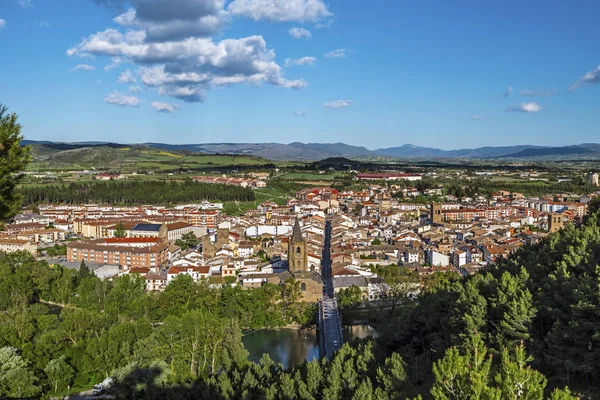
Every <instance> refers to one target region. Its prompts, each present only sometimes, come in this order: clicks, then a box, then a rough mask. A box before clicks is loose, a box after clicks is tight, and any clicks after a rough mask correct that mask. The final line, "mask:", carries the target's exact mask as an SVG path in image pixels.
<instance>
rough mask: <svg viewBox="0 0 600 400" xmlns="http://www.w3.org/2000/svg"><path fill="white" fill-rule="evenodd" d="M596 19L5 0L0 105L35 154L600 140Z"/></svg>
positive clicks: (470, 8) (456, 5)
mask: <svg viewBox="0 0 600 400" xmlns="http://www.w3.org/2000/svg"><path fill="white" fill-rule="evenodd" d="M101 3H110V4H101ZM598 15H600V2H598V1H587V0H578V1H563V0H555V1H550V0H527V1H522V0H515V1H512V0H508V1H481V0H473V1H470V0H459V1H456V2H449V1H445V0H437V1H432V0H420V1H404V0H395V1H384V0H373V1H369V2H363V1H354V0H352V1H349V0H345V1H343V0H331V1H322V0H285V1H284V0H168V1H167V0H131V1H121V0H30V1H28V0H0V49H1V51H2V53H1V54H2V56H3V59H2V61H0V76H1V77H2V79H0V102H2V103H5V104H7V105H9V106H10V108H11V110H13V111H15V112H17V113H18V114H19V115H20V118H21V122H22V124H23V127H24V128H23V132H24V135H25V136H26V138H28V139H38V140H55V141H90V140H102V141H115V142H127V143H140V142H150V141H153V142H168V143H216V142H282V143H289V142H293V141H302V142H338V141H339V142H345V143H348V144H354V145H362V146H366V147H367V148H371V149H374V148H380V147H392V146H400V145H402V144H405V143H412V144H416V145H422V146H432V147H439V148H444V149H456V148H467V147H469V148H470V147H477V146H485V145H511V144H543V145H565V144H575V143H583V142H600V128H599V127H600V84H599V83H600V68H599V65H600V42H599V41H598V40H597V37H598V36H599V35H600V24H598V22H597V17H598ZM115 18H116V20H115ZM292 28H299V29H296V30H294V31H291V32H290V30H291V29H292ZM306 31H308V33H307V32H306ZM127 32H129V33H127ZM291 33H296V36H298V38H296V37H294V36H292V34H291ZM309 34H310V37H309V38H307V35H309ZM335 50H337V51H335ZM334 51H335V52H334ZM331 52H333V53H331ZM328 53H330V54H329V57H328V56H326V55H327V54H328ZM336 55H337V57H335V56H336ZM113 57H118V58H119V60H120V61H121V62H120V63H117V64H118V65H115V66H114V68H105V67H107V66H109V65H110V64H111V63H112V60H113ZM286 59H289V60H288V61H287V62H286ZM298 60H300V61H298ZM295 63H296V64H301V65H294V64H295ZM77 66H79V68H78V69H76V68H77ZM92 68H93V69H92ZM107 69H108V70H107ZM127 71H129V73H126V72H127ZM120 77H121V80H122V81H123V80H124V81H130V82H125V83H119V82H118V80H119V78H120ZM133 80H135V82H134V81H133ZM509 87H510V88H511V89H510V90H509Z"/></svg>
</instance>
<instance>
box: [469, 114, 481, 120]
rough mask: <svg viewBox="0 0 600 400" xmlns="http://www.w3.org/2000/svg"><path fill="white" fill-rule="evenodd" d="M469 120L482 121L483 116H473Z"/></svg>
mask: <svg viewBox="0 0 600 400" xmlns="http://www.w3.org/2000/svg"><path fill="white" fill-rule="evenodd" d="M471 119H473V120H479V119H483V115H473V116H472V117H471Z"/></svg>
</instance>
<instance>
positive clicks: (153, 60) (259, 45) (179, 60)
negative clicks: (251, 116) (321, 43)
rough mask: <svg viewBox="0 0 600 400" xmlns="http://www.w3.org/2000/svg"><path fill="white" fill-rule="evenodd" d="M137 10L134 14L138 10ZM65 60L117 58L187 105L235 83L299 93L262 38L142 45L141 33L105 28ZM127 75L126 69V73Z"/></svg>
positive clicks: (145, 80)
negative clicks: (215, 87)
mask: <svg viewBox="0 0 600 400" xmlns="http://www.w3.org/2000/svg"><path fill="white" fill-rule="evenodd" d="M138 11H139V10H138ZM67 54H68V55H70V56H85V55H92V56H109V57H121V58H124V59H127V60H128V61H130V62H132V63H134V64H137V65H139V66H140V68H139V69H138V70H137V73H138V74H139V75H140V77H141V81H142V83H144V84H145V85H147V86H151V87H156V88H157V90H158V93H159V94H164V95H167V96H171V97H175V98H178V99H182V100H184V101H189V102H201V101H203V100H204V91H205V90H207V89H210V88H212V87H214V86H226V85H233V84H239V83H250V84H255V85H260V84H262V83H269V84H272V85H274V86H278V87H283V88H290V89H301V88H303V87H306V86H307V83H306V81H304V80H302V79H296V80H288V79H286V78H284V72H283V69H282V68H281V66H279V65H278V64H277V63H276V62H275V61H274V60H275V52H274V51H273V50H272V49H268V48H267V44H266V42H265V40H264V39H263V37H262V36H250V37H245V38H240V39H224V40H222V41H220V42H218V43H215V42H213V41H212V39H209V38H204V37H198V38H196V37H189V38H187V39H184V40H165V41H161V42H148V41H147V37H146V32H145V31H134V30H129V31H127V32H125V33H121V32H120V31H118V30H115V29H107V30H105V31H102V32H98V33H96V34H93V35H90V36H89V37H87V38H85V39H83V40H82V41H81V42H80V43H79V44H77V45H76V46H74V47H72V48H71V49H69V50H67ZM126 72H127V71H126Z"/></svg>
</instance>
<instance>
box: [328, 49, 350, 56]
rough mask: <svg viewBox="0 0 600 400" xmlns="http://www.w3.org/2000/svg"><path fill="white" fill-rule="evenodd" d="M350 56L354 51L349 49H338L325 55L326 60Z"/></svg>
mask: <svg viewBox="0 0 600 400" xmlns="http://www.w3.org/2000/svg"><path fill="white" fill-rule="evenodd" d="M350 54H352V51H350V50H348V49H336V50H331V51H330V52H328V53H325V58H346V57H348V56H349V55H350Z"/></svg>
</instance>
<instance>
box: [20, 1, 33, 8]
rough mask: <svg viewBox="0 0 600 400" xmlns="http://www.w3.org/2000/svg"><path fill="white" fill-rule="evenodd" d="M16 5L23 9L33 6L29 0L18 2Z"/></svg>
mask: <svg viewBox="0 0 600 400" xmlns="http://www.w3.org/2000/svg"><path fill="white" fill-rule="evenodd" d="M17 4H18V5H19V6H20V7H23V8H33V4H31V0H19V1H17Z"/></svg>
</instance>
